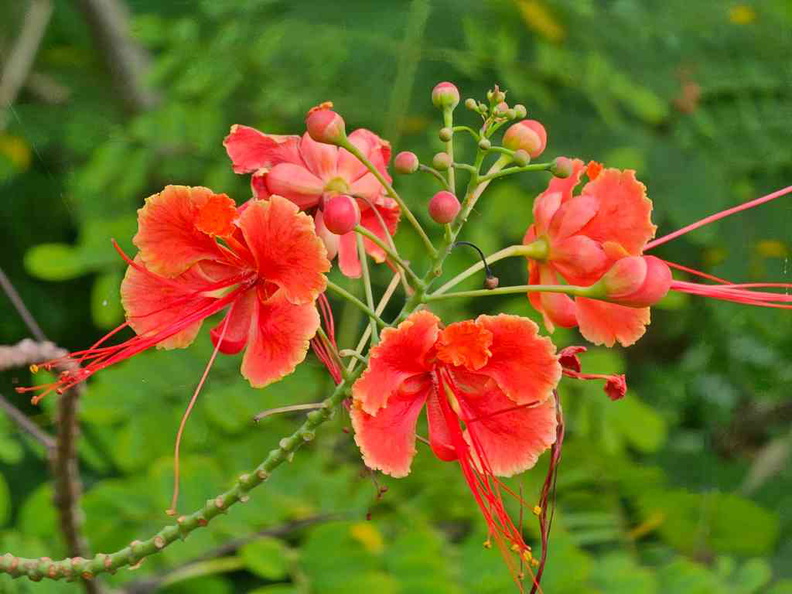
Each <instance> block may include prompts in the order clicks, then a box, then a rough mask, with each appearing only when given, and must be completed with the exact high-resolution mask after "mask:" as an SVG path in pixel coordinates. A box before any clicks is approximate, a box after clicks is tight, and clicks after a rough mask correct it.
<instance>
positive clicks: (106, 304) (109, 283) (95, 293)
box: [91, 271, 124, 328]
mask: <svg viewBox="0 0 792 594" xmlns="http://www.w3.org/2000/svg"><path fill="white" fill-rule="evenodd" d="M122 278H123V275H122V274H121V273H120V272H116V271H113V272H108V273H106V274H102V275H101V276H99V277H98V278H97V279H96V280H95V281H94V284H93V287H92V288H91V317H92V318H93V321H94V322H95V323H96V325H97V326H99V327H100V328H113V327H114V326H116V325H117V324H118V323H119V322H120V321H121V320H122V319H123V317H124V310H123V308H122V307H121V299H120V297H119V291H120V288H121V279H122Z"/></svg>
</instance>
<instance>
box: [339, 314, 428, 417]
mask: <svg viewBox="0 0 792 594" xmlns="http://www.w3.org/2000/svg"><path fill="white" fill-rule="evenodd" d="M439 324H440V320H439V319H438V318H437V316H435V315H434V314H433V313H432V312H430V311H426V310H422V311H418V312H415V313H413V314H410V316H409V317H408V318H407V319H406V320H404V321H403V322H402V323H401V324H399V325H398V326H397V327H396V328H385V329H384V330H383V331H382V336H381V342H380V343H379V344H378V345H377V346H375V347H374V348H372V349H371V354H370V355H369V366H368V369H366V371H364V372H363V375H361V376H360V378H359V379H358V380H357V381H356V382H355V383H354V384H353V386H352V397H353V398H354V399H355V400H356V401H357V402H358V403H359V404H358V406H360V408H361V409H362V410H364V411H365V412H367V413H368V414H370V415H375V414H377V411H379V410H380V409H381V408H383V407H385V406H387V404H388V399H389V398H390V397H391V395H393V394H395V393H396V391H397V390H399V388H400V387H401V385H402V384H403V383H404V382H405V381H407V380H408V379H409V378H412V377H414V376H416V375H422V374H425V373H427V372H429V371H430V370H431V367H430V364H429V362H428V361H427V358H428V357H427V355H428V354H429V353H430V352H431V351H433V350H434V344H435V342H437V336H438V334H439V332H440V326H439Z"/></svg>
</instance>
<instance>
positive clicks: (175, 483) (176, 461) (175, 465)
mask: <svg viewBox="0 0 792 594" xmlns="http://www.w3.org/2000/svg"><path fill="white" fill-rule="evenodd" d="M233 310H234V306H233V305H232V306H231V307H230V308H229V310H228V315H227V316H226V318H225V323H224V324H223V330H222V331H221V332H220V339H219V340H218V341H217V346H215V348H214V350H213V351H212V356H211V357H210V358H209V363H207V364H206V368H205V369H204V372H203V375H202V376H201V380H200V381H199V382H198V385H197V386H196V388H195V392H193V395H192V398H190V402H189V404H187V409H186V410H185V411H184V415H182V419H181V423H179V431H178V432H177V433H176V445H175V447H174V453H173V496H172V497H171V504H170V508H169V509H168V510H167V511H166V512H165V513H166V514H168V515H169V516H175V515H176V502H177V501H178V499H179V478H180V468H179V460H180V454H181V440H182V436H183V435H184V428H185V427H186V426H187V419H189V418H190V413H192V409H193V407H194V406H195V402H196V401H197V400H198V394H200V393H201V389H202V388H203V385H204V382H206V378H207V377H208V376H209V370H210V369H211V368H212V365H213V364H214V362H215V359H216V358H217V353H219V352H220V345H221V344H223V339H224V338H225V334H226V330H227V329H228V322H229V321H230V320H231V312H232V311H233Z"/></svg>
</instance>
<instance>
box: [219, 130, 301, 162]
mask: <svg viewBox="0 0 792 594" xmlns="http://www.w3.org/2000/svg"><path fill="white" fill-rule="evenodd" d="M299 142H300V137H299V136H279V135H276V134H264V133H263V132H259V131H258V130H256V129H255V128H250V127H249V126H240V125H239V124H235V125H233V126H231V132H230V133H229V134H228V136H226V137H225V140H224V141H223V146H225V148H226V152H227V153H228V156H229V157H231V162H232V163H233V165H234V173H253V172H255V171H256V170H258V169H261V168H263V167H272V166H273V165H276V164H277V163H299V164H302V159H300V153H299V150H298V146H299Z"/></svg>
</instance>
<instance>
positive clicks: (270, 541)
mask: <svg viewBox="0 0 792 594" xmlns="http://www.w3.org/2000/svg"><path fill="white" fill-rule="evenodd" d="M239 553H240V555H241V556H242V559H243V560H244V562H245V565H246V567H247V568H248V569H249V570H250V571H251V572H253V573H255V574H256V575H258V576H261V577H263V578H265V579H267V580H273V581H274V580H280V579H283V578H284V577H286V576H287V575H288V574H289V556H290V555H289V549H288V548H287V547H286V546H285V545H284V544H283V543H282V542H281V541H279V540H278V539H277V538H271V537H263V538H258V539H256V540H254V541H253V542H250V543H248V544H246V545H245V546H243V547H242V548H241V549H240V551H239Z"/></svg>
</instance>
